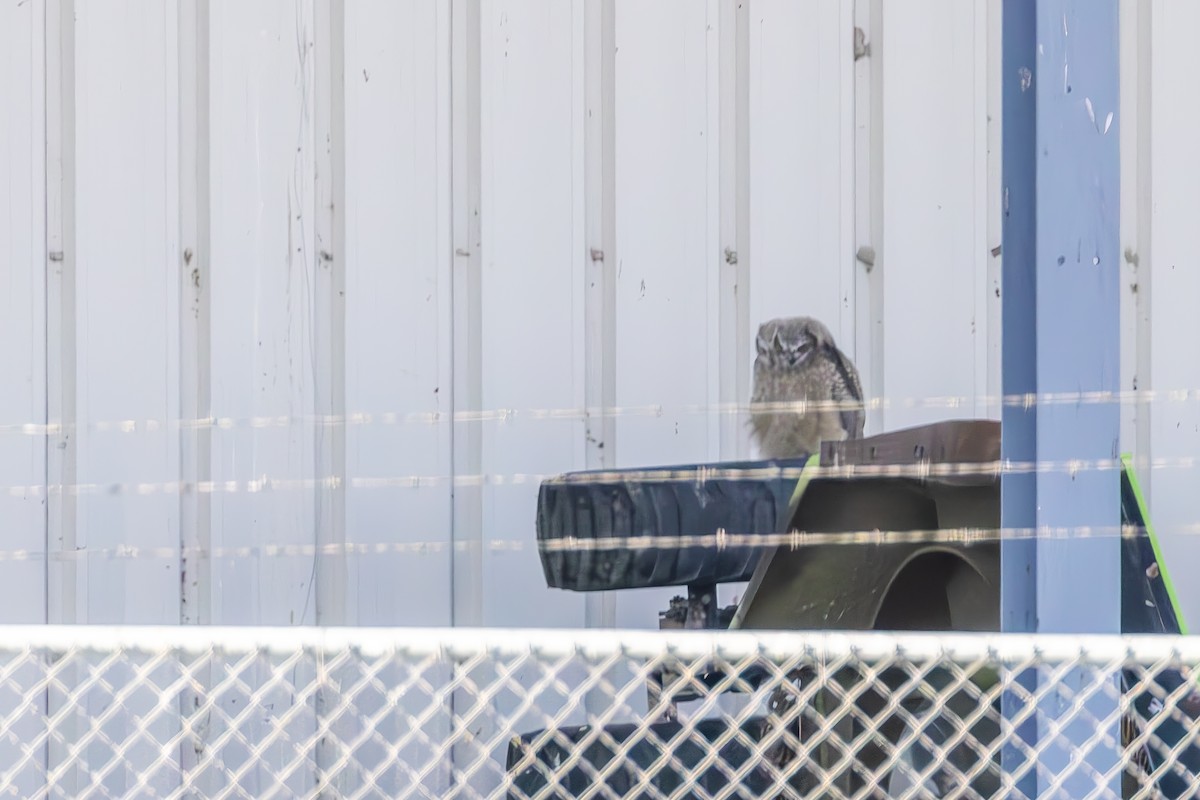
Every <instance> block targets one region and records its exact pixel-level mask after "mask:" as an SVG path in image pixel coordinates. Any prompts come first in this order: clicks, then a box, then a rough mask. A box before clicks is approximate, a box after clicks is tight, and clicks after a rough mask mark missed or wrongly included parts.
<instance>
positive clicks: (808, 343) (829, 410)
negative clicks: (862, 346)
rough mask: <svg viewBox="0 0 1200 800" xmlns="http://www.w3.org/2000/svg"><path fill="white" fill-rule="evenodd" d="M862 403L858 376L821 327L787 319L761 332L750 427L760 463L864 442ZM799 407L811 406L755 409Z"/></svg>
mask: <svg viewBox="0 0 1200 800" xmlns="http://www.w3.org/2000/svg"><path fill="white" fill-rule="evenodd" d="M862 399H863V396H862V384H861V383H860V382H859V380H858V370H857V369H855V368H854V363H853V362H852V361H851V360H850V359H849V358H848V357H847V356H846V354H845V353H843V352H842V351H841V350H839V349H838V348H837V345H836V344H834V341H833V334H831V333H830V332H829V329H828V328H826V327H825V326H824V325H823V324H821V322H819V321H818V320H816V319H813V318H812V317H788V318H781V319H773V320H768V321H767V322H764V323H763V324H762V325H760V326H759V328H758V357H757V358H756V359H755V360H754V392H753V396H752V397H751V400H750V402H751V407H750V426H751V430H752V432H753V435H754V440H755V441H756V442H757V444H758V448H759V450H760V451H761V453H762V455H763V457H764V458H796V457H798V456H801V455H811V454H813V453H817V452H819V449H820V446H821V442H823V441H829V440H833V441H840V440H842V439H860V438H862V435H863V424H864V423H865V422H866V415H865V413H864V408H863V402H862ZM802 401H803V402H807V403H810V404H815V406H814V405H810V406H809V407H808V408H804V409H801V408H793V409H786V408H778V407H776V408H770V407H766V408H763V407H760V408H755V405H760V404H779V403H799V402H802ZM831 401H832V402H831ZM822 404H824V405H822ZM839 404H840V405H839Z"/></svg>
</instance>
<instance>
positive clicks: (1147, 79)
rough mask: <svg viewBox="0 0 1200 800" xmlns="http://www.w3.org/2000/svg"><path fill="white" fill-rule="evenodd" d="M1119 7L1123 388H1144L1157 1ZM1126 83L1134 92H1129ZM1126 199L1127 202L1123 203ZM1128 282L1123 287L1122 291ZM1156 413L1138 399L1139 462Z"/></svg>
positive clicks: (1147, 455)
mask: <svg viewBox="0 0 1200 800" xmlns="http://www.w3.org/2000/svg"><path fill="white" fill-rule="evenodd" d="M1121 10H1122V13H1132V14H1133V15H1134V17H1135V19H1134V20H1133V24H1132V25H1122V26H1121V38H1122V44H1123V47H1122V51H1121V55H1122V57H1123V58H1122V62H1121V68H1122V74H1123V76H1125V75H1128V74H1129V73H1132V77H1133V80H1131V81H1129V82H1128V83H1123V84H1122V94H1121V119H1122V120H1123V121H1126V124H1125V125H1123V126H1122V128H1121V133H1122V136H1123V137H1128V138H1123V139H1122V142H1121V158H1122V161H1123V162H1125V163H1127V164H1128V165H1129V166H1130V167H1131V170H1130V171H1131V172H1132V173H1133V174H1132V175H1131V176H1130V177H1131V178H1132V180H1130V181H1129V182H1128V184H1129V185H1127V182H1126V180H1125V176H1124V175H1123V176H1122V181H1121V195H1122V198H1128V199H1127V200H1126V201H1123V207H1122V210H1121V219H1122V223H1123V224H1124V223H1125V222H1126V221H1127V220H1128V221H1129V222H1130V223H1131V224H1132V227H1133V230H1132V231H1131V232H1130V234H1131V236H1132V238H1133V244H1132V247H1129V246H1126V248H1125V252H1124V253H1123V254H1122V266H1123V268H1124V269H1125V270H1127V272H1126V274H1127V275H1128V281H1127V283H1129V287H1128V288H1129V290H1130V291H1131V292H1132V293H1133V297H1134V302H1133V303H1132V308H1131V309H1129V310H1130V311H1132V313H1133V315H1134V318H1135V322H1134V324H1133V325H1122V330H1123V331H1131V332H1132V335H1133V336H1134V339H1135V344H1134V347H1133V354H1132V355H1133V359H1132V361H1133V363H1132V364H1129V365H1128V371H1129V372H1130V373H1131V374H1130V375H1129V381H1128V382H1127V383H1124V385H1123V386H1122V387H1121V388H1122V389H1134V390H1136V391H1139V392H1141V391H1148V390H1151V389H1153V388H1154V373H1153V371H1152V369H1151V366H1152V355H1153V349H1152V348H1153V343H1154V340H1153V327H1152V325H1151V316H1150V312H1151V308H1152V306H1153V302H1154V280H1153V276H1154V248H1153V243H1154V237H1153V233H1154V232H1153V219H1154V206H1153V188H1154V172H1153V157H1154V149H1153V148H1154V138H1153V135H1152V124H1153V119H1154V93H1153V78H1154V69H1153V64H1154V61H1153V49H1152V47H1153V40H1154V4H1153V3H1149V2H1143V3H1137V4H1136V5H1134V6H1132V8H1131V7H1130V6H1128V5H1127V4H1122V5H1121ZM1127 89H1128V91H1129V92H1130V94H1132V98H1130V97H1128V96H1127V95H1126V90H1127ZM1127 143H1128V146H1127ZM1125 202H1127V203H1128V205H1125ZM1125 288H1126V287H1122V291H1123V292H1124V290H1125ZM1127 335H1128V334H1127ZM1122 371H1123V372H1124V370H1122ZM1135 397H1137V395H1135ZM1153 415H1154V407H1153V405H1152V404H1150V403H1147V402H1141V401H1140V399H1139V400H1137V401H1135V403H1134V412H1133V417H1134V425H1133V442H1132V443H1127V444H1125V445H1124V446H1123V449H1124V450H1125V451H1127V452H1132V453H1133V455H1134V458H1135V463H1136V464H1138V465H1139V466H1148V465H1149V464H1150V463H1151V460H1152V458H1153V456H1154V453H1153V449H1152V446H1153V436H1152V433H1151V432H1152V430H1153V429H1152V428H1151V422H1152V418H1153ZM1153 472H1154V471H1153V470H1151V469H1141V470H1140V471H1139V473H1138V475H1139V477H1140V479H1141V488H1142V494H1143V496H1144V497H1145V498H1146V502H1147V503H1149V502H1150V501H1151V495H1152V492H1153V489H1152V484H1153Z"/></svg>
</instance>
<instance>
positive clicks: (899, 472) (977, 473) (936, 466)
mask: <svg viewBox="0 0 1200 800" xmlns="http://www.w3.org/2000/svg"><path fill="white" fill-rule="evenodd" d="M761 463H763V464H764V465H765V466H761V467H720V466H708V465H703V464H702V465H697V466H696V467H675V468H669V467H630V468H628V469H624V470H615V469H614V470H596V471H580V472H558V473H536V472H532V473H527V472H489V473H475V474H470V475H445V474H411V475H399V476H379V477H369V476H357V477H349V478H342V477H340V476H337V475H326V476H323V477H313V478H272V477H269V476H267V475H265V474H264V475H262V476H260V477H258V478H250V479H233V480H210V481H196V482H190V481H140V482H113V483H98V482H81V483H73V484H43V483H35V484H9V485H0V495H7V496H9V497H13V498H18V499H40V498H43V497H57V496H62V495H69V496H97V495H112V496H124V495H140V496H144V495H156V494H165V495H180V494H189V493H196V494H205V495H222V494H258V493H265V492H289V491H301V492H303V491H317V490H323V489H345V488H348V489H358V490H372V489H425V488H439V487H452V488H469V487H501V486H527V485H540V484H542V483H547V482H550V483H554V484H559V485H563V484H565V485H571V486H586V485H589V484H591V485H598V484H607V483H620V484H640V483H694V484H696V485H698V486H703V485H705V484H706V483H708V482H712V481H719V480H727V481H761V480H771V479H781V480H797V479H799V478H800V477H801V476H802V475H803V476H805V477H807V478H810V479H817V478H829V479H832V478H871V477H888V478H911V479H915V480H954V479H970V478H988V479H999V478H1003V477H1005V476H1017V475H1037V474H1043V475H1044V474H1055V473H1057V474H1062V475H1067V476H1070V477H1076V478H1077V477H1079V476H1080V475H1082V474H1085V473H1088V472H1112V471H1119V470H1121V469H1123V468H1124V461H1123V460H1122V459H1120V458H1097V459H1062V460H1054V459H1042V460H1040V461H1011V460H998V461H982V462H954V463H934V462H929V461H920V462H917V463H912V464H845V465H837V466H814V467H807V468H802V467H799V466H795V467H783V466H770V464H771V462H761ZM1133 464H1134V465H1135V466H1137V467H1138V468H1139V469H1142V470H1146V469H1150V470H1170V469H1195V468H1196V467H1200V457H1196V456H1179V457H1174V458H1165V457H1159V458H1153V459H1136V458H1135V459H1133Z"/></svg>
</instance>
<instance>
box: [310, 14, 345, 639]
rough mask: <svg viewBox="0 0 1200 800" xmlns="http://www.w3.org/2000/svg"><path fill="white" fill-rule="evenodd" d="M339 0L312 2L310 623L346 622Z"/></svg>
mask: <svg viewBox="0 0 1200 800" xmlns="http://www.w3.org/2000/svg"><path fill="white" fill-rule="evenodd" d="M345 10H346V9H345V1H344V0H318V1H317V5H316V7H315V8H314V12H315V19H314V29H315V34H316V35H315V37H314V44H315V47H314V84H315V89H316V92H315V95H316V96H315V101H314V111H315V130H314V134H315V136H314V138H315V139H316V141H315V142H314V149H315V164H314V166H315V170H314V172H315V174H314V180H315V183H316V187H315V188H316V204H317V208H316V230H315V236H316V241H315V243H314V244H315V247H314V250H315V252H316V265H315V270H316V298H315V299H316V309H315V316H316V319H315V320H314V323H315V327H316V348H317V353H316V358H317V371H316V374H315V375H314V376H313V385H314V389H315V392H316V397H315V404H316V414H317V418H318V420H321V422H319V423H318V425H317V426H316V428H315V430H314V436H315V442H314V448H315V450H314V454H315V458H314V467H315V469H316V473H317V477H318V489H317V491H316V492H314V494H313V499H314V502H315V504H316V508H315V509H314V519H315V521H316V525H317V530H316V545H317V557H316V558H317V564H316V566H317V571H316V621H317V624H318V625H349V624H353V623H354V621H353V619H352V618H351V617H352V615H351V614H350V612H349V610H348V602H347V601H348V598H347V596H346V592H347V571H346V570H347V568H346V553H345V545H346V504H345V477H346V391H345V386H346V369H345V362H346V297H345V295H346V270H347V267H348V265H347V263H346V235H345V230H346V213H345V203H346V201H345V196H346V157H345Z"/></svg>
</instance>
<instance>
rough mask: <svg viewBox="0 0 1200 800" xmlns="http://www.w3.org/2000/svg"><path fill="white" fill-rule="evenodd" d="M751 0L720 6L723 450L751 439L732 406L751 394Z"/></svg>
mask: <svg viewBox="0 0 1200 800" xmlns="http://www.w3.org/2000/svg"><path fill="white" fill-rule="evenodd" d="M749 6H750V0H742V2H741V3H736V4H734V3H721V4H720V5H719V9H720V12H719V18H718V20H717V31H718V37H719V38H718V56H717V57H718V60H719V71H720V74H719V80H718V87H719V92H718V104H719V106H720V109H719V120H720V127H719V130H718V136H717V140H718V146H719V152H720V155H719V169H720V176H719V194H720V197H719V206H720V208H719V220H718V225H719V232H720V236H719V239H718V247H717V250H718V252H717V253H716V254H715V257H716V259H717V269H718V272H719V280H718V282H717V284H716V286H717V291H718V293H719V302H718V303H717V308H718V320H719V331H720V336H719V340H718V347H719V349H720V350H719V365H720V366H719V369H720V377H719V394H718V397H717V401H718V405H719V407H720V409H721V410H720V411H718V415H719V430H720V440H719V443H718V444H719V450H718V452H719V455H720V458H722V459H731V458H738V457H741V456H744V455H746V454H747V449H748V444H749V441H748V438H747V437H746V435H745V429H744V427H743V424H742V423H743V417H742V416H741V415H740V414H731V413H725V409H729V408H731V407H740V406H742V405H744V404H745V403H747V402H749V399H750V385H749V384H750V351H749V348H750V325H751V322H750V237H749V235H748V231H749V216H750V214H749V207H750V202H749V198H750V170H749V166H750V148H749V127H750V126H749V118H750V110H749V102H750V76H749V72H750V70H749V64H750V57H749V49H750V47H749V43H750V34H749V24H748V19H749V13H750V9H749Z"/></svg>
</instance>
